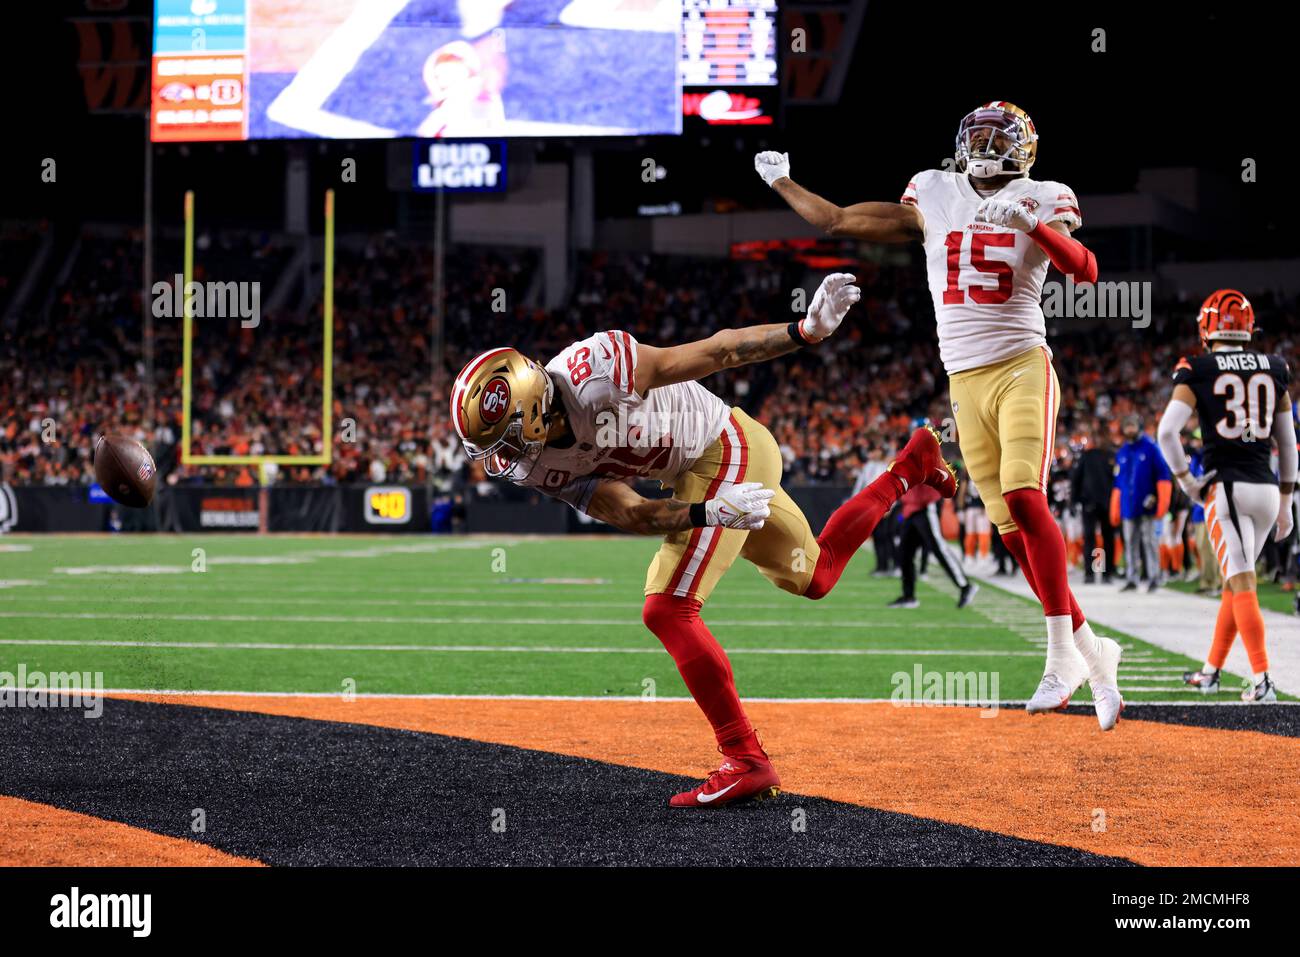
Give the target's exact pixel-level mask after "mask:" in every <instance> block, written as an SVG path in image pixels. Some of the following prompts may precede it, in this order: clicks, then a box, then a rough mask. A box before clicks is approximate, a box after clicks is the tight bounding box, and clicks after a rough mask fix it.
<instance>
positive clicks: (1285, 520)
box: [1273, 492, 1293, 542]
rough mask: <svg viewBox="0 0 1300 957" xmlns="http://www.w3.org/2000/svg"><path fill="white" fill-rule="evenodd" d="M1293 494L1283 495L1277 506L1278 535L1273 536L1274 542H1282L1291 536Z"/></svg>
mask: <svg viewBox="0 0 1300 957" xmlns="http://www.w3.org/2000/svg"><path fill="white" fill-rule="evenodd" d="M1292 524H1293V522H1292V519H1291V493H1290V492H1286V493H1284V494H1283V495H1282V498H1281V501H1279V502H1278V506H1277V534H1276V535H1274V536H1273V541H1275V542H1280V541H1282V539H1284V538H1286V537H1287V536H1288V535H1290V534H1291V526H1292Z"/></svg>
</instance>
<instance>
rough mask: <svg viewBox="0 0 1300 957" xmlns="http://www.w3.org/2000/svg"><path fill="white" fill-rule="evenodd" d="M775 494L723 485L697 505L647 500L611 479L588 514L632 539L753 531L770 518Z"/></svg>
mask: <svg viewBox="0 0 1300 957" xmlns="http://www.w3.org/2000/svg"><path fill="white" fill-rule="evenodd" d="M775 494H776V492H775V491H773V490H772V489H769V488H764V487H763V486H762V484H761V483H760V482H742V483H741V484H739V485H724V486H723V487H722V488H721V489H720V490H719V491H718V494H717V496H715V497H714V498H711V499H709V500H708V501H707V502H698V503H695V504H692V503H689V502H682V501H678V500H677V499H675V498H645V497H644V496H641V495H639V494H637V492H636V491H635V490H633V489H632V488H631V487H629V486H628V485H627V483H625V482H621V481H618V480H616V479H609V480H606V481H604V482H601V483H600V484H599V485H597V486H596V490H595V491H594V492H592V494H591V501H590V502H589V503H588V505H587V514H588V515H590V516H591V517H592V518H595V519H599V520H600V521H602V522H604V523H606V524H607V525H613V526H614V527H615V528H618V529H622V530H623V531H625V532H631V533H632V534H633V535H669V534H671V533H673V532H684V531H687V530H688V529H691V528H704V527H707V526H709V525H721V526H723V527H725V528H736V529H743V530H745V531H753V530H754V529H758V528H762V527H763V523H764V522H766V521H767V517H768V515H770V514H771V512H770V510H769V508H768V503H769V502H771V501H772V497H773V496H774V495H775Z"/></svg>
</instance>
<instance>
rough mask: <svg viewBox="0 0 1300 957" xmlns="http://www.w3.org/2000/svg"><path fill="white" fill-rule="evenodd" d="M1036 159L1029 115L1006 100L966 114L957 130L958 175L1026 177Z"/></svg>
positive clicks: (1031, 122) (1032, 122)
mask: <svg viewBox="0 0 1300 957" xmlns="http://www.w3.org/2000/svg"><path fill="white" fill-rule="evenodd" d="M1037 158H1038V132H1037V131H1036V130H1035V129H1034V121H1033V120H1031V119H1030V118H1029V114H1028V113H1026V112H1025V111H1024V110H1022V109H1021V108H1020V107H1018V106H1016V105H1015V104H1014V103H1008V102H1007V101H1006V100H993V101H992V102H991V103H985V104H984V105H983V106H981V107H979V108H977V109H974V110H972V111H971V112H969V113H967V114H966V116H965V118H964V119H963V120H962V121H961V125H960V126H958V127H957V156H956V159H957V172H959V173H969V174H970V175H971V176H974V177H975V178H976V179H986V178H988V177H990V176H1006V175H1012V176H1028V175H1029V167H1031V166H1033V165H1034V160H1036V159H1037Z"/></svg>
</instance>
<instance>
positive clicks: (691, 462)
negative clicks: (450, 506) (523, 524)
mask: <svg viewBox="0 0 1300 957" xmlns="http://www.w3.org/2000/svg"><path fill="white" fill-rule="evenodd" d="M852 281H853V277H852V276H849V275H846V274H843V273H837V274H833V275H831V276H828V277H826V279H825V280H824V281H823V282H822V284H821V287H820V288H819V289H818V290H817V293H816V294H815V295H814V297H813V300H812V304H811V307H810V308H809V311H808V314H807V315H806V316H805V317H804V318H802V319H801V320H799V321H798V322H792V323H789V324H788V325H785V324H775V325H761V326H750V327H748V328H744V329H725V330H723V331H721V332H718V333H715V334H714V335H712V336H710V337H709V338H707V339H702V340H700V341H698V342H691V343H687V344H685V345H678V346H672V347H668V348H657V347H653V346H648V345H644V344H642V343H639V342H637V341H636V340H635V339H634V338H632V336H631V335H629V334H628V333H626V332H621V331H610V332H601V333H597V334H596V335H594V336H591V337H590V338H587V339H583V340H582V341H581V342H575V343H573V344H572V345H570V346H569V347H568V348H566V349H564V350H563V351H561V352H560V354H559V355H557V356H556V357H555V358H554V359H552V360H551V361H550V362H548V363H546V365H545V366H543V365H542V364H540V363H537V362H534V361H532V360H531V359H528V358H526V357H524V356H523V355H521V354H520V353H518V352H516V351H515V350H514V349H510V348H501V349H493V350H491V351H489V352H485V353H483V354H482V355H480V356H477V357H476V358H474V359H472V360H471V361H470V362H469V364H468V365H466V366H465V368H464V369H463V370H462V371H461V373H460V375H459V376H457V377H456V381H455V383H454V385H453V387H452V395H451V418H452V422H453V423H454V425H455V428H456V432H457V433H458V434H459V436H460V439H461V442H462V443H463V444H464V446H465V450H466V452H467V453H468V455H469V456H470V457H471V458H473V459H476V460H480V461H482V462H483V463H484V467H485V469H486V470H487V471H488V472H489V473H491V474H493V475H496V476H501V477H505V478H508V479H509V480H511V481H513V482H516V483H518V484H520V485H525V486H530V487H533V488H537V489H540V490H541V491H542V492H545V493H546V494H548V495H551V496H553V497H555V498H559V499H561V500H563V501H565V502H568V503H569V504H570V505H572V506H573V507H574V508H576V509H578V510H579V511H582V512H585V513H586V514H588V515H590V516H592V517H593V518H596V519H599V520H600V521H603V522H607V523H608V524H610V525H614V526H615V527H617V528H621V529H623V530H624V531H628V532H634V533H638V534H642V535H663V536H664V539H663V543H662V544H661V545H660V546H659V551H658V553H657V554H656V555H655V556H654V559H653V560H652V561H651V563H650V569H649V571H648V572H647V573H646V584H645V595H646V601H645V607H644V610H643V613H642V618H643V620H644V622H645V624H646V627H648V628H649V629H650V630H651V631H652V632H654V634H655V635H656V636H657V637H658V638H659V640H660V641H662V642H663V644H664V647H665V648H666V649H667V650H668V653H669V654H670V655H672V657H673V660H674V662H675V663H676V665H677V669H678V671H679V672H680V673H681V676H682V680H683V681H684V682H685V683H686V687H687V688H689V689H690V692H691V695H692V696H693V697H694V698H695V701H696V702H697V703H698V704H699V706H700V708H701V709H702V710H703V711H704V714H705V716H706V717H707V718H708V720H709V723H710V724H711V725H712V726H713V731H714V735H715V736H716V738H717V741H718V748H719V750H720V751H721V752H722V754H723V757H724V760H723V763H722V766H721V767H720V768H719V769H718V770H717V771H716V772H714V773H713V774H712V775H710V776H709V778H708V779H707V780H706V781H705V782H704V783H703V784H701V785H700V786H699V787H696V788H694V789H693V790H690V791H686V792H683V793H681V794H678V795H676V796H674V797H673V798H672V799H671V801H670V802H669V803H670V805H671V806H672V807H716V806H721V805H723V804H729V803H732V802H735V801H739V800H743V799H746V798H759V799H762V798H764V797H767V796H771V795H773V794H775V793H777V790H778V788H779V786H780V783H781V782H780V778H779V777H778V776H777V773H776V770H775V769H774V768H773V767H772V763H771V761H770V760H769V759H768V756H767V752H765V751H764V750H763V748H762V746H761V745H760V744H759V741H758V737H757V735H756V734H755V732H754V727H753V725H752V724H751V723H750V721H749V718H748V717H746V715H745V710H744V708H743V707H742V706H741V703H740V698H739V697H738V695H737V693H736V686H735V682H734V680H733V678H732V673H731V665H730V663H729V662H728V660H727V655H726V653H725V652H724V651H723V650H722V646H721V645H719V644H718V642H717V641H716V640H715V639H714V637H713V635H712V634H710V633H709V629H708V628H707V627H706V626H705V624H704V622H703V621H701V620H700V606H701V603H702V602H704V600H705V599H706V598H708V597H709V593H710V592H711V591H712V590H713V588H714V586H715V585H716V584H717V583H718V580H719V579H720V578H721V577H722V575H723V573H724V572H725V571H726V570H727V569H728V568H729V567H730V566H731V564H732V562H734V561H735V560H736V559H737V558H738V557H740V558H745V559H748V560H749V561H750V562H752V563H753V564H754V565H756V566H757V567H758V569H759V571H760V572H762V573H763V575H764V576H766V577H767V578H768V580H770V581H771V582H772V583H773V584H774V585H776V586H777V587H778V588H781V589H784V590H785V591H788V592H792V593H793V594H796V595H802V596H804V597H805V598H813V599H817V598H821V597H823V596H824V595H826V594H827V593H828V592H829V591H830V590H831V588H832V587H834V585H835V583H836V582H837V581H838V580H839V577H840V574H841V572H842V571H843V570H844V566H845V565H847V564H848V561H849V559H850V558H852V557H853V555H854V554H855V553H856V552H857V550H858V548H859V547H860V546H861V545H862V543H863V542H864V541H866V539H867V538H868V536H870V535H871V533H872V531H873V530H874V529H875V527H876V524H877V523H878V522H879V521H880V519H881V517H882V516H883V515H884V514H885V513H886V512H888V511H889V509H890V508H891V507H892V506H893V504H894V502H895V501H897V500H898V498H899V497H900V496H901V495H902V494H903V492H905V491H906V490H907V489H908V488H909V487H911V486H916V485H918V484H926V485H930V486H933V487H934V488H936V489H938V490H939V492H940V494H942V495H944V496H945V497H948V498H951V497H952V496H953V495H955V494H956V491H957V481H956V477H955V475H954V474H953V473H952V471H951V469H950V468H949V467H948V466H947V464H946V463H945V462H944V460H943V457H942V456H941V455H940V454H939V441H938V436H937V435H936V434H935V433H934V432H933V431H932V430H929V429H926V428H920V429H917V430H916V431H915V432H914V433H913V434H912V437H911V440H910V441H909V442H908V444H907V445H906V447H905V448H904V449H903V451H902V452H901V453H900V454H899V456H898V458H896V459H895V460H894V461H893V462H892V463H890V465H889V466H888V469H887V471H885V472H884V473H883V474H882V475H880V476H879V477H878V478H877V479H876V480H875V481H873V482H872V483H871V484H870V485H868V486H867V487H866V488H865V489H863V490H862V491H861V492H859V493H858V494H856V495H854V496H853V497H852V498H850V499H849V500H848V501H847V502H845V503H844V504H843V505H842V506H840V508H839V509H837V510H836V511H835V513H834V514H833V515H832V516H831V517H830V519H829V520H828V521H827V523H826V527H825V528H824V529H823V530H822V533H821V535H819V536H816V537H814V536H813V533H812V530H811V529H810V528H809V526H808V520H807V519H806V518H805V517H804V515H803V513H802V512H801V511H800V510H799V507H798V506H797V505H795V503H794V501H793V500H792V499H791V498H790V496H789V495H787V494H786V493H785V491H784V490H782V488H781V466H782V462H781V453H780V450H779V449H778V447H777V444H776V440H775V439H773V438H772V435H771V433H770V432H768V430H767V429H766V428H764V427H763V426H762V425H760V424H759V423H757V422H755V421H754V420H753V419H751V418H750V417H749V416H748V415H746V414H745V413H744V412H743V411H742V410H740V409H738V408H732V409H729V408H727V406H726V404H725V403H724V402H723V401H722V400H721V399H719V398H718V397H717V396H715V395H713V393H711V392H709V391H708V390H707V389H705V388H704V387H703V386H702V385H700V384H699V383H698V382H697V381H696V380H697V379H702V378H704V377H705V376H709V375H712V374H713V373H715V372H718V371H720V370H722V369H730V368H734V367H735V366H739V365H745V364H746V363H751V362H761V361H763V360H766V359H773V358H775V357H777V356H782V355H785V354H787V353H790V352H793V351H794V350H796V349H798V348H800V347H802V346H807V345H811V344H813V343H817V342H820V341H822V340H823V339H825V338H826V337H827V336H829V335H831V334H832V333H833V332H835V330H836V329H837V328H838V327H839V325H840V322H841V321H842V320H843V318H844V316H845V314H846V313H847V312H848V310H849V308H850V307H851V306H852V305H853V303H855V302H857V301H858V298H859V296H860V295H861V293H860V291H859V290H858V288H857V286H854V285H852ZM635 478H650V479H657V480H659V481H660V482H661V483H662V484H663V485H664V487H669V486H671V487H672V489H673V497H672V498H667V499H647V498H643V497H642V496H641V495H639V494H637V493H636V492H635V491H633V489H632V488H631V487H630V486H629V484H628V483H629V482H630V481H631V480H632V479H635Z"/></svg>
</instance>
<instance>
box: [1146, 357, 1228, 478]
mask: <svg viewBox="0 0 1300 957" xmlns="http://www.w3.org/2000/svg"><path fill="white" fill-rule="evenodd" d="M1195 409H1196V393H1194V392H1193V391H1192V390H1191V388H1189V387H1188V386H1186V385H1183V384H1182V383H1179V384H1178V385H1176V386H1174V394H1173V395H1172V396H1170V398H1169V405H1168V406H1166V407H1165V412H1164V415H1162V416H1161V417H1160V424H1159V425H1158V426H1157V427H1156V441H1157V443H1159V445H1160V453H1161V454H1162V455H1163V456H1164V457H1165V462H1166V463H1167V464H1168V465H1169V471H1171V472H1172V473H1173V475H1174V481H1176V482H1177V483H1178V485H1179V487H1180V488H1181V489H1182V490H1183V491H1184V492H1185V493H1186V494H1187V497H1188V498H1190V499H1191V500H1192V501H1193V502H1196V503H1197V504H1203V501H1202V500H1203V497H1204V489H1205V487H1206V486H1207V485H1209V484H1210V483H1211V482H1213V481H1214V476H1215V475H1216V474H1217V473H1216V472H1212V471H1211V472H1206V473H1205V474H1204V475H1201V476H1196V475H1193V474H1192V472H1191V467H1190V466H1189V465H1188V462H1187V453H1186V452H1184V451H1183V439H1182V434H1183V429H1184V428H1185V427H1186V426H1187V422H1188V420H1189V419H1191V417H1192V412H1193V411H1195Z"/></svg>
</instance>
